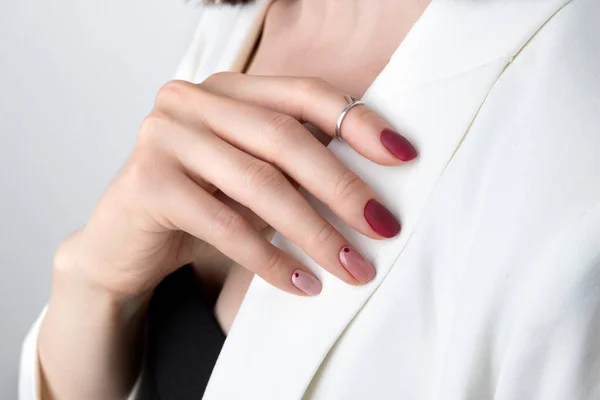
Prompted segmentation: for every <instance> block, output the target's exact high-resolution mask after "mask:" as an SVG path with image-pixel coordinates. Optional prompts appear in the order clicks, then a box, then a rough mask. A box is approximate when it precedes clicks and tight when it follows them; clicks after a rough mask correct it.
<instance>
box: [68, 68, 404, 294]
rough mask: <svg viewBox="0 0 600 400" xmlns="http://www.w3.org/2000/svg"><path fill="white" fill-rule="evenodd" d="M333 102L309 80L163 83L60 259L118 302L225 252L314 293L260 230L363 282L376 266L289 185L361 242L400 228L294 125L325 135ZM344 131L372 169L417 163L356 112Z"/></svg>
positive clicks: (294, 289)
mask: <svg viewBox="0 0 600 400" xmlns="http://www.w3.org/2000/svg"><path fill="white" fill-rule="evenodd" d="M345 105H346V100H345V98H344V94H343V93H342V92H341V91H339V90H337V89H336V88H334V87H332V86H331V85H329V84H327V83H325V82H324V81H322V80H319V79H314V78H290V77H257V76H247V75H243V74H237V73H219V74H216V75H213V76H211V77H210V78H208V79H207V80H206V81H204V82H203V83H201V84H198V85H194V84H191V83H188V82H183V81H172V82H170V83H168V84H166V85H165V86H164V87H163V88H162V89H161V90H160V92H159V93H158V96H157V98H156V104H155V107H154V109H153V110H152V112H151V113H150V114H149V116H148V117H147V118H146V119H145V121H144V122H143V124H142V126H141V129H140V132H139V138H138V140H137V143H136V146H135V148H134V150H133V152H132V154H131V157H130V158H129V160H128V161H127V162H126V164H125V165H124V167H123V168H122V170H121V171H120V173H119V174H118V176H117V177H116V179H115V180H114V181H113V182H112V184H111V185H110V186H109V188H108V189H107V190H106V192H105V193H104V195H103V196H102V198H101V199H100V201H99V203H98V205H97V207H96V208H95V210H94V212H93V214H92V216H91V217H90V219H89V221H88V223H87V224H86V225H85V227H83V228H82V229H81V230H80V231H78V232H77V233H76V234H75V235H74V236H73V237H72V238H71V239H70V241H69V245H68V246H64V250H63V251H62V252H61V253H62V254H60V258H61V259H62V260H68V261H65V262H64V265H68V266H69V268H70V269H74V270H76V271H77V273H78V274H79V275H80V276H83V277H84V278H85V279H86V282H92V283H93V284H94V285H97V286H99V287H101V288H103V289H106V290H108V291H110V292H111V293H115V294H118V295H119V296H122V297H125V298H129V297H136V296H140V295H142V294H144V293H149V292H150V291H151V290H152V289H153V288H154V287H155V286H156V285H157V284H158V283H159V282H160V281H161V280H162V279H163V278H164V277H165V276H166V275H168V274H169V273H171V272H173V271H174V270H176V269H177V268H179V267H180V266H181V265H184V264H187V263H190V262H192V261H195V260H200V262H209V261H210V260H211V259H213V258H214V257H223V256H224V257H227V258H229V259H230V260H232V261H235V262H237V263H238V264H240V265H242V266H243V267H245V268H247V269H248V270H250V271H252V272H253V273H256V274H258V275H260V276H261V277H262V278H263V279H265V280H266V281H268V282H269V283H271V284H273V285H274V286H276V287H278V288H280V289H282V290H285V291H287V292H290V293H294V294H298V295H315V294H318V293H319V292H320V290H321V286H320V283H319V282H318V281H317V280H316V278H314V276H313V275H312V274H311V272H310V271H309V270H308V269H307V268H306V267H305V266H304V265H302V264H301V263H299V262H298V261H297V260H295V259H293V258H292V257H291V256H289V255H288V254H286V253H284V252H282V251H281V250H279V249H278V248H276V247H275V246H273V245H272V244H271V243H270V242H269V241H268V240H267V239H265V237H263V235H262V234H261V229H262V228H264V227H265V226H266V224H268V225H270V226H272V227H273V228H274V229H276V230H277V231H279V232H280V233H281V234H283V235H284V236H286V237H287V238H288V239H289V240H291V241H292V242H294V243H296V244H297V245H298V246H300V247H301V248H302V249H303V250H304V251H306V253H307V254H308V255H309V256H310V257H312V258H313V259H314V260H315V261H316V262H317V263H318V264H319V265H321V266H322V267H323V268H325V269H326V270H328V271H329V272H330V273H332V274H333V275H335V276H337V277H338V278H339V279H342V280H343V281H344V282H347V283H348V284H352V285H354V284H360V283H364V282H367V281H369V280H370V279H372V278H373V276H374V275H375V270H374V268H373V267H372V266H371V265H370V264H369V263H368V262H367V261H366V260H365V259H364V258H362V256H360V254H359V253H358V252H357V251H356V250H353V249H352V247H351V245H350V244H349V243H348V241H347V240H346V239H345V238H344V237H343V236H342V235H341V234H340V233H339V232H338V231H337V230H336V229H335V228H333V227H332V226H331V225H330V224H329V223H328V222H327V221H326V220H325V219H323V218H322V217H321V216H320V215H319V214H318V213H317V212H316V211H315V210H314V209H313V208H312V207H311V206H310V205H309V203H308V202H307V201H306V200H305V199H304V198H303V197H302V196H301V195H300V194H299V193H298V192H297V190H296V185H297V184H298V185H300V186H302V187H303V188H305V189H306V190H307V191H308V192H310V193H312V194H313V195H314V196H315V197H316V198H318V199H319V200H321V201H322V202H324V203H325V204H326V205H328V206H329V207H330V208H331V209H332V210H333V211H334V212H335V213H336V214H337V215H339V216H340V217H341V218H342V219H343V220H344V221H345V222H346V223H348V224H349V225H350V226H352V227H353V228H354V229H356V230H358V231H359V232H361V233H363V234H364V235H367V236H368V237H371V238H374V239H381V238H384V237H392V236H394V235H396V234H397V233H398V232H399V230H400V225H399V223H398V222H397V220H396V219H395V218H394V216H393V215H392V214H391V213H390V212H389V211H387V209H386V208H384V207H383V206H382V205H381V204H380V203H379V202H378V201H377V197H376V194H375V193H374V192H373V190H372V189H371V188H369V186H367V185H366V184H365V183H364V182H363V181H362V180H361V179H360V178H358V177H357V176H356V175H355V174H354V173H352V172H351V171H350V170H348V169H347V168H346V167H345V166H344V165H343V164H342V163H341V162H340V160H338V159H337V158H336V157H335V156H334V155H333V154H332V153H331V152H330V151H329V150H328V149H327V148H326V147H325V146H323V144H322V143H320V142H319V141H318V140H317V139H316V138H315V137H314V136H313V135H312V134H311V133H310V132H309V131H308V130H307V129H306V128H305V127H304V126H303V125H302V123H301V122H305V123H310V124H312V125H314V126H316V127H318V128H319V129H320V130H321V131H323V132H324V133H325V134H327V135H329V136H333V135H334V130H335V126H336V122H337V118H338V116H339V114H340V112H341V110H342V109H343V108H344V106H345ZM342 132H343V136H344V139H345V141H346V142H347V143H348V144H349V145H350V146H352V147H353V148H354V149H355V150H357V151H358V152H359V153H361V154H362V155H364V156H365V157H367V158H369V159H371V160H372V161H374V162H376V163H379V164H382V165H398V164H401V163H402V161H403V160H404V161H409V160H411V159H413V158H414V157H415V156H416V152H415V150H414V148H413V147H412V146H411V145H410V144H409V143H408V141H407V140H406V139H404V138H403V137H402V136H400V135H398V134H396V133H394V132H393V131H391V129H390V127H389V125H388V124H387V123H386V122H385V121H384V120H383V119H382V118H381V117H380V116H379V115H377V114H376V113H375V112H373V111H371V110H369V109H368V108H367V107H365V106H358V107H355V108H353V109H352V110H351V111H350V112H349V113H348V115H347V117H346V118H345V120H344V123H343V129H342ZM382 132H383V133H382ZM296 183H297V184H296Z"/></svg>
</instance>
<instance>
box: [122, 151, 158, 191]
mask: <svg viewBox="0 0 600 400" xmlns="http://www.w3.org/2000/svg"><path fill="white" fill-rule="evenodd" d="M164 173H165V172H164V168H163V166H162V165H161V164H160V157H157V156H156V155H155V154H153V152H149V151H143V152H139V153H138V154H136V155H134V156H133V157H132V158H131V159H130V160H129V162H128V163H127V164H126V167H125V168H124V170H123V175H122V178H123V179H122V183H123V185H124V186H125V188H126V192H127V193H131V194H132V195H133V196H145V195H148V194H153V193H158V192H160V188H161V187H162V186H163V183H164V181H165V180H164V179H163V176H164Z"/></svg>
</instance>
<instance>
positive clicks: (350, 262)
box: [340, 246, 375, 283]
mask: <svg viewBox="0 0 600 400" xmlns="http://www.w3.org/2000/svg"><path fill="white" fill-rule="evenodd" d="M340 262H341V263H342V265H343V266H344V268H346V270H347V271H348V272H349V273H350V274H351V275H352V276H353V277H354V278H355V279H356V280H357V281H359V282H361V283H365V282H368V281H370V280H371V279H373V278H374V277H375V267H373V266H372V265H371V263H369V262H368V261H367V260H365V258H364V257H363V256H362V255H361V254H360V253H359V252H358V251H356V250H354V249H353V248H351V247H348V246H344V247H342V250H340Z"/></svg>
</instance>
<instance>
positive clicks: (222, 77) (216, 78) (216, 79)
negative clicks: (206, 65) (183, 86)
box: [199, 71, 240, 89]
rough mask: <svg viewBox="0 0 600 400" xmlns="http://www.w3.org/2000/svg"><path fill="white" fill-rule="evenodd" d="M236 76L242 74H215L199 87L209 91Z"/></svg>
mask: <svg viewBox="0 0 600 400" xmlns="http://www.w3.org/2000/svg"><path fill="white" fill-rule="evenodd" d="M236 75H240V74H239V73H237V72H231V71H221V72H215V73H214V74H212V75H210V76H209V77H208V78H206V79H205V80H203V81H202V83H200V85H199V86H200V87H202V88H207V89H208V88H211V87H214V86H215V85H217V84H219V83H221V82H223V81H226V80H228V79H231V78H232V77H235V76H236Z"/></svg>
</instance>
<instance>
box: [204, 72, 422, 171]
mask: <svg viewBox="0 0 600 400" xmlns="http://www.w3.org/2000/svg"><path fill="white" fill-rule="evenodd" d="M200 86H202V87H203V88H204V89H206V90H209V91H211V92H213V93H215V94H219V95H222V96H227V97H231V98H235V99H236V100H241V101H246V102H250V103H254V104H257V105H260V106H262V107H265V108H269V109H271V110H274V111H277V112H279V113H282V114H287V115H289V116H291V117H294V118H295V119H297V120H298V121H301V122H309V123H310V124H312V125H315V126H316V127H318V128H319V129H320V130H321V131H323V132H324V133H326V134H327V135H329V136H331V137H335V129H336V125H337V123H338V118H339V117H340V115H341V113H342V111H343V110H344V108H345V107H346V106H347V105H348V100H347V95H346V94H345V93H343V92H342V91H341V90H339V89H338V88H336V87H334V86H333V85H331V84H329V83H327V82H326V81H324V80H322V79H320V78H298V77H282V76H254V75H245V74H240V73H235V72H222V73H218V74H215V75H212V76H211V77H209V78H208V79H207V80H205V81H204V82H203V83H201V84H200ZM340 132H341V136H342V138H343V139H344V140H345V141H346V142H347V143H348V144H349V145H350V146H351V147H352V148H353V149H354V150H356V151H357V152H358V153H360V154H361V155H363V156H365V157H366V158H368V159H370V160H371V161H373V162H375V163H377V164H380V165H399V164H402V163H404V162H408V161H411V160H413V159H415V158H416V157H417V151H416V149H415V147H414V146H413V145H412V144H411V143H410V142H409V141H408V140H407V139H406V138H405V137H404V136H402V135H401V134H400V133H398V132H396V131H395V130H394V129H393V128H392V127H391V126H390V124H389V123H387V122H386V121H385V119H384V118H383V117H381V116H380V115H379V114H378V113H376V112H375V111H373V110H371V109H370V108H368V107H367V106H364V105H359V106H356V107H353V108H352V109H351V110H350V111H349V112H348V113H347V114H346V116H345V117H344V120H343V123H342V125H341V131H340Z"/></svg>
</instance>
